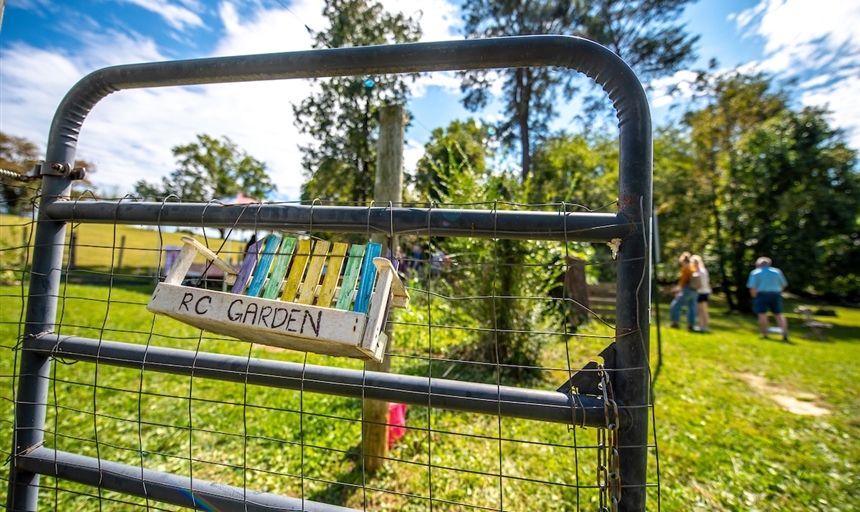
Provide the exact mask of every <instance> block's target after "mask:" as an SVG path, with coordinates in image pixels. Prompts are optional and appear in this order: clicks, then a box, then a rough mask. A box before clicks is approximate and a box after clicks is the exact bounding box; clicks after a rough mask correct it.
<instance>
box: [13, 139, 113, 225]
mask: <svg viewBox="0 0 860 512" xmlns="http://www.w3.org/2000/svg"><path fill="white" fill-rule="evenodd" d="M40 153H41V150H40V149H39V148H38V147H37V146H36V145H35V144H33V143H32V142H30V141H29V140H27V139H25V138H23V137H16V136H14V135H7V134H5V133H3V132H0V169H5V170H7V171H12V172H13V173H17V174H19V175H21V176H23V177H32V176H33V173H32V170H33V166H35V165H36V164H37V163H38V161H39V155H40ZM74 167H75V168H84V169H86V170H87V174H86V176H85V177H84V178H83V179H82V180H75V181H73V182H72V189H71V191H70V196H71V197H72V198H76V197H80V196H82V195H84V194H85V193H86V191H87V190H90V191H92V190H94V189H95V185H94V184H93V183H92V182H91V181H90V177H91V175H92V174H94V173H95V172H96V166H95V164H92V163H90V162H88V161H86V160H76V161H75V164H74ZM40 185H41V183H40V182H39V181H38V180H33V179H31V180H29V181H28V180H26V179H19V178H14V177H11V176H3V177H2V179H0V195H2V198H3V205H2V208H3V209H6V210H7V211H8V212H10V213H14V214H20V213H23V212H25V211H32V208H33V202H34V201H35V198H36V196H37V195H38V190H39V187H40Z"/></svg>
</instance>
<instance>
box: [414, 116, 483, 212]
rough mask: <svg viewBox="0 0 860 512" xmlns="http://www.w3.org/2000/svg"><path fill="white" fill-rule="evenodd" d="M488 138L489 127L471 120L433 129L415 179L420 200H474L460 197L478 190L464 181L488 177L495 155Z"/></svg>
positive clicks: (419, 162)
mask: <svg viewBox="0 0 860 512" xmlns="http://www.w3.org/2000/svg"><path fill="white" fill-rule="evenodd" d="M488 139H489V133H488V131H487V127H486V126H482V125H479V124H478V123H477V122H475V120H474V119H471V118H470V119H468V120H466V121H459V120H454V121H452V122H451V123H450V124H449V125H448V128H447V129H443V128H436V129H435V130H433V132H432V133H431V135H430V141H429V142H428V143H427V144H425V145H424V155H423V156H422V157H421V158H420V159H419V160H418V162H417V163H416V165H415V176H414V177H413V178H412V180H411V181H412V184H413V186H414V188H415V192H416V193H417V195H418V197H419V198H420V199H421V200H423V201H427V202H431V201H432V202H436V203H439V202H442V200H443V199H447V200H455V201H458V202H469V201H474V200H475V199H476V198H474V197H458V195H459V194H462V192H465V191H467V190H469V191H474V190H475V188H474V187H471V186H466V187H464V186H463V183H461V181H462V180H463V179H467V180H479V179H482V178H485V174H486V172H487V163H486V162H487V158H490V157H491V156H492V152H491V150H490V149H489V148H488V147H487V140H488Z"/></svg>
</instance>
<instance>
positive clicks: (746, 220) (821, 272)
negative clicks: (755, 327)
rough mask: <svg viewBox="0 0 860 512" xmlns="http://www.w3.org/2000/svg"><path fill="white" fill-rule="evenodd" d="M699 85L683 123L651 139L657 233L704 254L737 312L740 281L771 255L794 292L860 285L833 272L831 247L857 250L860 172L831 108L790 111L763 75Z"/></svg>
mask: <svg viewBox="0 0 860 512" xmlns="http://www.w3.org/2000/svg"><path fill="white" fill-rule="evenodd" d="M695 85H696V88H695V89H696V90H697V91H698V93H699V98H698V102H697V103H696V104H694V105H693V107H692V108H691V109H690V110H689V111H688V112H687V113H686V114H685V115H684V117H683V124H684V130H672V131H664V132H662V133H663V134H665V135H666V136H667V137H662V136H660V135H659V134H660V133H661V132H658V137H657V138H656V139H655V164H657V165H655V205H656V210H657V211H658V212H659V213H661V217H660V220H661V231H662V233H663V235H664V238H668V239H672V240H675V241H677V242H673V243H675V244H677V246H676V247H675V248H676V249H682V247H683V244H685V243H686V244H687V245H686V247H683V248H684V249H687V250H694V251H697V252H702V253H704V254H705V255H706V256H707V257H709V258H710V261H711V262H713V263H714V264H715V269H714V270H715V271H714V270H712V272H711V282H712V284H714V285H717V286H719V287H720V288H722V290H723V292H724V293H725V294H726V298H727V301H728V304H729V307H731V308H737V309H740V310H741V311H749V310H750V308H751V305H750V300H749V299H750V297H749V294H748V291H747V289H746V286H745V283H746V278H747V275H748V273H749V271H750V270H751V269H752V266H753V262H754V261H755V259H756V258H757V257H758V256H769V257H771V258H772V259H773V261H774V264H775V265H776V266H779V267H780V268H781V269H782V270H783V272H785V273H786V276H787V278H788V280H789V287H790V288H791V289H792V290H794V291H798V292H803V291H817V292H827V291H830V289H831V288H832V285H831V284H830V283H831V282H841V283H843V285H842V286H841V289H842V290H843V292H844V291H845V290H848V289H850V288H852V287H853V289H854V290H860V282H857V281H856V279H855V282H854V284H853V285H851V284H850V283H846V282H845V280H844V279H843V280H838V279H835V278H836V275H835V274H836V270H835V269H836V267H837V265H835V264H834V263H833V262H834V258H836V254H837V253H839V254H845V255H846V256H850V255H851V254H853V253H851V251H850V248H851V247H852V244H853V243H854V242H853V240H857V239H858V237H857V219H858V217H860V200H858V199H860V195H858V194H860V182H858V179H860V178H858V173H857V168H856V163H857V155H856V152H855V151H853V150H851V149H850V148H848V146H847V145H846V142H845V138H844V134H843V133H842V132H840V131H839V130H835V129H833V128H831V127H830V126H829V123H828V121H827V115H828V113H827V111H826V110H824V109H821V108H804V109H801V110H799V111H798V110H795V109H792V108H791V106H790V102H789V99H788V98H789V97H790V95H789V93H788V91H787V90H785V89H780V88H775V87H774V84H773V80H772V79H771V78H770V77H768V76H766V75H764V74H746V73H742V72H739V71H731V72H727V73H722V74H707V73H703V74H701V75H700V76H699V77H698V80H697V82H696V84H695ZM668 139H672V140H668ZM685 152H686V154H687V155H688V156H684V154H685ZM663 162H665V166H664V167H661V165H659V163H663ZM673 169H674V171H673V172H670V171H672V170H673ZM837 240H841V241H842V242H837ZM839 243H845V244H847V246H846V247H844V248H842V249H841V250H837V247H838V246H839ZM834 251H836V252H834ZM828 262H829V263H828ZM809 269H816V271H815V272H810V271H809ZM825 269H827V270H826V272H825ZM843 273H844V272H843Z"/></svg>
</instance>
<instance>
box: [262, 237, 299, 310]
mask: <svg viewBox="0 0 860 512" xmlns="http://www.w3.org/2000/svg"><path fill="white" fill-rule="evenodd" d="M296 242H297V240H296V239H295V238H294V237H291V236H290V237H286V238H284V240H283V241H282V242H281V248H280V250H279V251H278V256H277V257H276V258H275V263H274V265H272V275H271V276H269V284H267V285H266V289H265V291H263V298H265V299H275V298H277V297H278V292H280V291H281V284H283V281H284V276H286V275H287V269H288V268H289V267H290V260H291V259H292V257H293V250H294V249H295V248H296Z"/></svg>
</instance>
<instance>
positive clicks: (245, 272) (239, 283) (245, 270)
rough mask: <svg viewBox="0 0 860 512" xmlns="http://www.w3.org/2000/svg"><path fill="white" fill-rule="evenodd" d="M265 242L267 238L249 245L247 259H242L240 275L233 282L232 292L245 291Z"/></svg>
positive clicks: (246, 253) (240, 292)
mask: <svg viewBox="0 0 860 512" xmlns="http://www.w3.org/2000/svg"><path fill="white" fill-rule="evenodd" d="M263 242H265V239H262V240H257V241H256V242H255V243H253V244H251V246H250V247H248V250H247V251H246V252H245V259H243V260H242V267H241V268H240V270H239V275H238V276H237V277H236V282H235V283H233V288H231V289H230V291H231V292H233V293H238V294H239V295H242V294H243V293H245V287H246V286H247V285H248V279H250V277H251V272H253V271H254V267H255V266H256V265H257V254H258V253H259V252H260V247H262V245H263Z"/></svg>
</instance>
